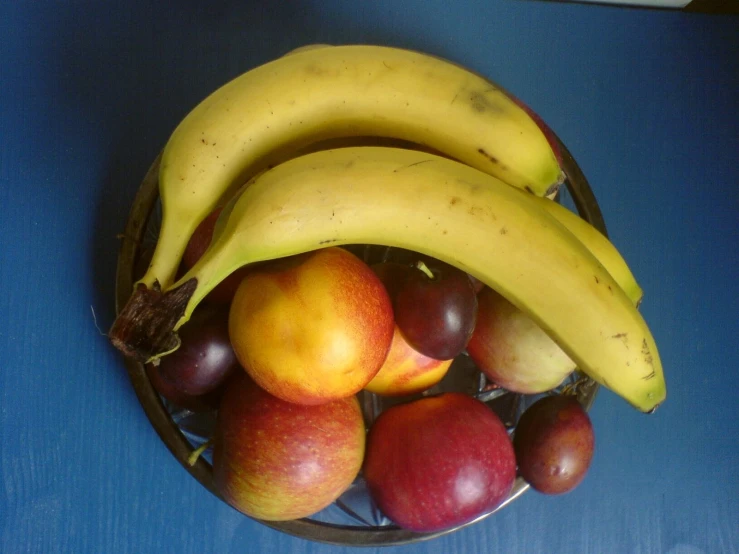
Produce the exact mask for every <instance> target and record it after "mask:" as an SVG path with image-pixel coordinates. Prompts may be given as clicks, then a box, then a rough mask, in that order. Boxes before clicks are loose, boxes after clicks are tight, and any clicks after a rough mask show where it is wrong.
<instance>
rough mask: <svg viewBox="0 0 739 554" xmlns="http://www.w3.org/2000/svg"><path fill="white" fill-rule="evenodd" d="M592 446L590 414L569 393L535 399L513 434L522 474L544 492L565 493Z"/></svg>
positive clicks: (576, 479) (572, 485) (586, 465)
mask: <svg viewBox="0 0 739 554" xmlns="http://www.w3.org/2000/svg"><path fill="white" fill-rule="evenodd" d="M594 447H595V437H594V434H593V425H592V423H591V421H590V417H588V414H587V412H586V411H585V410H584V409H583V408H582V406H581V405H580V403H579V402H578V401H577V398H575V397H574V396H572V395H555V396H545V397H543V398H541V399H539V400H537V401H536V402H535V403H534V404H532V405H531V406H530V407H529V408H528V409H527V410H526V411H525V412H524V413H523V415H522V416H521V419H520V420H519V422H518V425H517V426H516V431H515V434H514V437H513V448H514V450H515V452H516V462H517V463H518V470H519V473H520V475H521V477H523V478H524V479H525V480H526V481H527V482H528V483H529V484H530V485H531V486H532V487H533V488H534V489H535V490H537V491H539V492H541V493H544V494H562V493H566V492H569V491H571V490H572V489H574V488H575V487H576V486H577V485H579V484H580V483H581V482H582V480H583V479H584V478H585V474H586V473H587V471H588V468H589V467H590V462H591V461H592V458H593V450H594Z"/></svg>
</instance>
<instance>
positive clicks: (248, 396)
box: [213, 373, 365, 521]
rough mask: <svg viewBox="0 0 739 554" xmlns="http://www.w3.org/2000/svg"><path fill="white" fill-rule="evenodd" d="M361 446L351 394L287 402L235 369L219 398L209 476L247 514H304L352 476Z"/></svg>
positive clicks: (325, 501) (355, 404)
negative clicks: (327, 399) (304, 402)
mask: <svg viewBox="0 0 739 554" xmlns="http://www.w3.org/2000/svg"><path fill="white" fill-rule="evenodd" d="M364 447H365V428H364V420H363V418H362V412H361V410H360V407H359V402H358V400H357V398H356V396H350V397H347V398H342V399H340V400H335V401H332V402H328V403H325V404H320V405H318V406H304V405H300V404H293V403H291V402H286V401H284V400H280V399H278V398H277V397H275V396H272V395H271V394H269V393H268V392H266V391H265V390H264V389H262V388H261V387H259V386H258V385H257V384H256V383H254V381H252V380H251V379H250V378H249V377H248V376H247V375H246V374H245V373H242V374H240V375H238V376H236V377H234V378H233V379H232V380H230V381H229V382H228V387H227V390H226V393H225V394H224V396H223V399H222V401H221V407H220V410H219V412H218V419H217V423H216V431H215V437H214V451H213V479H214V483H215V486H216V488H217V489H218V491H219V492H220V493H221V495H222V496H223V498H224V499H225V500H226V501H227V502H229V503H230V504H231V505H232V506H233V507H234V508H236V509H238V510H240V511H241V512H243V513H245V514H247V515H249V516H251V517H255V518H259V519H264V520H270V521H284V520H289V519H297V518H301V517H307V516H310V515H312V514H314V513H316V512H318V511H320V510H322V509H323V508H325V507H326V506H328V505H329V504H331V502H333V501H334V500H335V499H336V498H338V497H339V496H340V495H341V494H342V493H343V492H344V491H345V490H346V489H347V488H348V487H349V485H350V484H351V483H352V482H353V481H354V479H355V478H356V476H357V474H358V473H359V469H360V468H361V465H362V458H363V456H364Z"/></svg>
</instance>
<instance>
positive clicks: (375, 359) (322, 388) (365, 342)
mask: <svg viewBox="0 0 739 554" xmlns="http://www.w3.org/2000/svg"><path fill="white" fill-rule="evenodd" d="M393 329H394V320H393V310H392V305H391V304H390V299H389V297H388V294H387V292H386V290H385V287H384V286H383V285H382V282H381V281H380V279H379V278H378V277H377V275H375V273H374V272H373V271H372V269H370V267H369V266H368V265H367V264H365V263H364V262H363V261H362V260H360V259H359V258H358V257H357V256H355V255H354V254H352V253H350V252H348V251H347V250H344V249H343V248H336V247H329V248H324V249H321V250H316V251H313V252H308V253H306V254H301V255H298V256H292V257H289V258H283V259H281V260H278V261H276V262H274V263H271V264H267V265H264V266H260V267H258V268H256V269H254V270H252V271H250V272H249V273H248V274H247V275H246V277H245V278H244V280H243V281H242V282H241V285H239V288H238V289H237V291H236V295H235V296H234V299H233V302H232V304H231V309H230V313H229V336H230V338H231V343H232V344H233V347H234V351H235V352H236V356H237V358H238V359H239V362H240V363H241V365H242V366H243V367H244V369H245V370H246V372H247V373H248V374H249V375H251V377H252V378H253V379H254V380H255V381H256V382H257V383H258V384H259V385H260V386H261V387H263V388H264V389H266V390H267V391H269V392H270V393H272V394H273V395H275V396H277V397H279V398H282V399H283V400H287V401H289V402H296V403H298V404H320V403H323V402H329V401H331V400H335V399H338V398H344V397H346V396H351V395H353V394H355V393H357V392H358V391H360V390H361V389H362V388H363V387H364V386H365V385H366V384H367V383H369V382H370V381H371V380H372V378H373V377H374V376H375V375H376V374H377V372H378V371H379V370H380V367H381V366H382V364H383V362H384V361H385V358H386V357H387V354H388V351H389V350H390V343H391V341H392V338H393Z"/></svg>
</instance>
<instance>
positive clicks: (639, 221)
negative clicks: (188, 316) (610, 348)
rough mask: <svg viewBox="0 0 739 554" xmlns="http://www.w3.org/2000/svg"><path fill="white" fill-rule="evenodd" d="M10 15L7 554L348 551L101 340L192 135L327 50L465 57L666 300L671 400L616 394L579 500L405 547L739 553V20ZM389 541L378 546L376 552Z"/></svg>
mask: <svg viewBox="0 0 739 554" xmlns="http://www.w3.org/2000/svg"><path fill="white" fill-rule="evenodd" d="M177 6H178V7H176V8H175V7H174V3H171V4H170V3H165V2H143V1H131V2H119V3H106V2H92V1H88V2H82V1H69V2H50V1H37V2H30V1H29V2H23V1H16V2H2V3H1V5H0V37H2V38H1V39H0V206H2V216H0V237H1V240H2V242H1V244H2V248H1V249H0V256H1V257H0V290H1V291H2V294H0V314H1V315H2V320H1V321H2V322H1V323H0V353H1V355H0V359H1V360H2V368H0V551H2V552H5V553H21V552H24V553H25V552H32V553H36V552H64V553H67V552H69V553H88V552H91V553H92V552H94V553H124V552H125V553H143V552H177V553H182V552H193V553H196V552H197V553H202V552H234V553H236V552H293V553H309V552H332V553H338V552H348V551H349V550H351V549H349V548H344V547H337V546H328V545H323V544H317V543H311V542H308V541H306V540H303V539H299V538H294V537H291V536H287V535H284V534H281V533H279V532H277V531H274V530H271V529H269V528H267V527H265V526H263V525H261V524H259V523H256V522H254V521H252V520H250V519H248V518H246V517H245V516H242V515H241V514H239V513H238V512H236V511H235V510H233V509H231V508H230V507H228V506H226V505H225V504H223V503H222V502H220V501H219V500H217V499H216V498H215V497H214V496H212V495H211V494H210V493H209V492H207V491H206V490H205V489H204V488H203V487H202V486H201V485H200V484H199V483H198V482H196V481H195V480H194V479H193V478H191V477H190V476H189V475H188V473H187V472H186V471H185V470H184V469H183V468H182V467H181V466H180V465H179V464H178V462H177V461H176V460H175V459H174V458H173V456H172V455H171V454H170V452H169V451H168V450H167V448H166V447H165V446H164V444H163V443H162V442H161V440H160V439H159V437H158V436H157V434H156V433H155V431H154V430H153V428H152V427H151V425H150V424H149V421H148V419H147V418H146V416H145V414H144V412H143V410H142V408H141V405H140V404H139V402H138V400H137V398H136V396H135V394H134V391H133V388H132V387H131V384H130V381H129V379H128V376H127V373H126V371H125V368H124V365H123V363H122V359H121V357H120V356H119V355H118V353H117V351H115V350H114V349H113V348H112V347H111V346H110V344H109V343H108V342H107V339H106V337H105V336H104V331H106V330H107V328H108V327H109V325H110V324H111V322H112V320H113V316H114V278H115V270H116V259H117V251H118V240H119V239H118V238H117V237H116V235H117V234H118V233H120V232H121V231H122V229H123V226H124V223H125V221H126V219H127V215H128V210H129V207H130V205H131V203H132V200H133V197H134V194H135V192H136V190H137V187H138V185H139V183H140V181H141V178H142V177H143V175H144V173H145V172H146V170H147V168H148V166H149V164H150V162H151V161H152V159H153V158H154V156H155V155H156V154H157V152H158V151H159V149H160V148H161V147H162V145H163V143H164V142H165V141H166V139H167V137H168V135H169V133H170V132H171V131H172V129H173V128H174V126H175V125H176V124H177V122H178V121H179V120H180V119H181V118H182V117H183V116H184V115H185V114H186V113H187V111H188V110H189V109H190V108H191V107H192V106H194V105H195V104H196V103H197V102H198V101H199V100H200V99H201V98H203V97H204V96H205V95H206V94H207V93H209V92H210V91H212V90H213V89H215V88H216V87H218V86H219V85H221V84H222V83H224V82H225V81H226V80H228V79H230V78H232V77H234V76H236V75H238V74H240V73H242V72H243V71H246V70H247V69H249V68H252V67H254V66H256V65H258V64H260V63H263V62H265V61H268V60H270V59H272V58H275V57H277V56H280V55H281V54H283V53H285V52H286V51H288V50H290V49H292V48H294V47H297V46H300V45H303V44H307V43H315V42H328V43H333V44H340V43H378V44H388V45H396V46H402V47H408V48H413V49H417V50H423V51H426V52H429V53H433V54H436V55H440V56H443V57H446V58H449V59H452V60H454V61H457V62H460V63H462V64H464V65H467V66H469V67H471V68H473V69H475V70H477V71H479V72H480V73H483V74H485V75H488V76H489V77H491V78H493V79H494V80H496V81H498V82H499V83H501V84H502V85H503V86H504V87H506V88H507V89H509V90H511V91H513V92H514V93H516V94H517V95H518V96H520V97H521V98H522V99H523V100H524V101H525V102H527V103H528V104H529V105H530V106H531V107H532V108H533V109H534V110H536V111H537V112H538V113H539V114H540V115H541V116H542V117H543V118H544V120H546V121H547V122H548V123H549V124H550V125H551V127H552V128H553V129H554V130H555V131H556V132H557V133H558V134H559V135H560V137H561V138H562V139H563V141H564V142H565V143H566V144H567V145H568V146H569V148H570V150H571V151H572V152H573V154H574V156H575V157H576V159H577V160H578V161H579V163H580V165H581V167H582V168H583V170H584V172H585V174H586V176H587V177H588V179H589V180H590V182H591V185H592V187H593V189H594V191H595V194H596V196H597V198H598V201H599V203H600V205H601V207H602V210H603V213H604V215H605V219H606V222H607V224H608V229H609V232H610V234H611V237H612V240H613V242H614V243H615V244H616V245H617V246H618V247H619V248H620V249H621V251H622V252H623V254H624V256H625V258H626V259H627V260H628V262H629V263H630V264H631V266H632V268H633V270H634V273H635V274H636V275H637V277H638V278H639V280H640V282H641V284H642V286H643V288H644V289H645V291H646V298H645V301H644V303H643V305H642V308H641V309H642V312H643V314H644V316H645V318H646V319H647V321H648V323H649V325H650V327H651V329H652V331H653V333H654V335H655V338H656V340H657V344H658V345H659V346H660V351H661V356H662V359H663V363H664V367H665V371H666V377H667V383H668V400H667V402H666V403H665V404H664V405H663V406H662V407H660V409H659V410H658V411H657V412H656V413H655V414H654V415H651V416H646V415H642V414H640V413H637V412H636V411H635V410H633V409H632V408H630V407H629V406H628V405H627V404H626V403H625V402H624V401H623V400H621V399H620V398H618V397H616V396H615V395H614V394H612V393H610V392H608V391H601V393H600V394H599V396H598V398H597V400H596V403H595V405H594V407H593V409H592V412H591V416H592V419H593V424H594V426H595V429H596V433H597V448H596V453H595V457H594V460H593V463H592V467H591V470H590V472H589V473H588V476H587V478H586V479H585V481H584V482H583V483H582V484H581V485H580V487H579V488H577V489H576V490H575V491H573V492H572V493H570V494H567V495H564V496H557V497H548V496H544V495H541V494H538V493H534V492H528V493H526V494H525V495H524V496H523V497H522V498H521V499H519V500H517V501H516V502H514V503H513V504H512V505H511V506H509V507H506V508H505V509H504V510H502V511H501V512H499V513H497V514H495V515H494V516H493V517H490V518H488V519H486V520H484V521H483V522H480V523H478V524H475V525H473V526H471V527H468V528H466V529H463V530H461V531H459V532H456V533H453V534H451V535H448V536H445V537H442V538H439V539H435V540H432V541H429V542H424V543H419V544H416V545H411V546H402V547H390V548H387V549H384V550H383V551H385V552H407V553H418V554H420V553H422V552H423V553H426V552H429V553H431V552H433V553H441V552H445V553H446V552H451V553H461V552H507V553H526V554H531V553H539V552H545V553H580V552H582V553H599V554H600V553H619V554H620V553H644V554H646V553H669V554H698V553H705V554H715V553H730V552H739V463H738V462H739V425H738V424H737V419H738V418H737V415H738V414H737V401H736V391H737V385H738V384H739V382H738V381H737V369H738V368H739V356H737V334H738V333H737V331H738V329H737V314H738V313H739V294H737V288H738V285H737V283H739V263H738V262H737V241H738V240H739V192H737V191H738V190H739V189H738V188H737V186H738V185H739V163H737V161H738V160H739V116H738V115H737V112H738V108H739V18H737V17H736V16H713V15H706V14H691V13H684V12H683V13H681V12H677V11H661V10H643V9H624V8H616V7H604V6H594V5H579V4H559V3H545V2H536V1H523V0H496V1H493V0H486V1H475V0H459V1H457V2H455V3H452V2H440V1H438V0H434V1H428V2H422V1H420V0H405V1H404V2H397V1H386V0H374V1H372V2H340V1H336V0H322V1H316V0H313V1H311V0H302V1H295V2H256V1H241V2H236V1H226V0H214V1H211V2H207V3H205V2H204V3H199V2H195V1H193V0H188V1H184V2H179V3H178V4H177ZM380 550H381V549H368V551H371V552H379V551H380Z"/></svg>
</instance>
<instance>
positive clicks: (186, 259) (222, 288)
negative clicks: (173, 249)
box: [182, 207, 248, 304]
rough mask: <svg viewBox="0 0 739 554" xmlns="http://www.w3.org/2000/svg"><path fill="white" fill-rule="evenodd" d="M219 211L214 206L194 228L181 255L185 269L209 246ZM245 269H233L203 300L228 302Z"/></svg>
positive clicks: (218, 302) (219, 302)
mask: <svg viewBox="0 0 739 554" xmlns="http://www.w3.org/2000/svg"><path fill="white" fill-rule="evenodd" d="M221 211H223V208H222V207H220V208H216V209H215V210H213V211H212V212H211V213H210V215H208V216H207V217H206V218H205V219H203V221H201V222H200V224H199V225H198V226H197V227H196V228H195V231H194V232H193V234H192V237H190V240H189V241H188V243H187V247H186V248H185V252H184V254H183V255H182V266H183V268H184V269H185V270H187V269H190V268H191V267H192V266H194V265H195V264H196V263H197V261H198V260H199V259H200V258H201V257H202V255H203V254H204V253H205V251H206V250H207V249H208V246H210V242H211V240H212V239H213V231H214V229H215V226H216V221H218V216H219V215H221ZM247 271H248V270H247V269H246V268H241V269H237V270H236V271H234V272H233V273H232V274H231V275H229V276H228V277H226V278H225V279H224V280H223V281H221V282H220V283H219V284H218V285H217V286H216V287H215V288H214V289H213V290H212V291H210V292H209V293H208V295H207V296H206V297H205V298H204V299H203V301H204V302H207V303H211V304H228V303H230V302H231V300H232V299H233V297H234V294H235V293H236V289H237V288H238V287H239V284H240V283H241V280H242V279H243V278H244V276H245V275H246V272H247Z"/></svg>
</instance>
